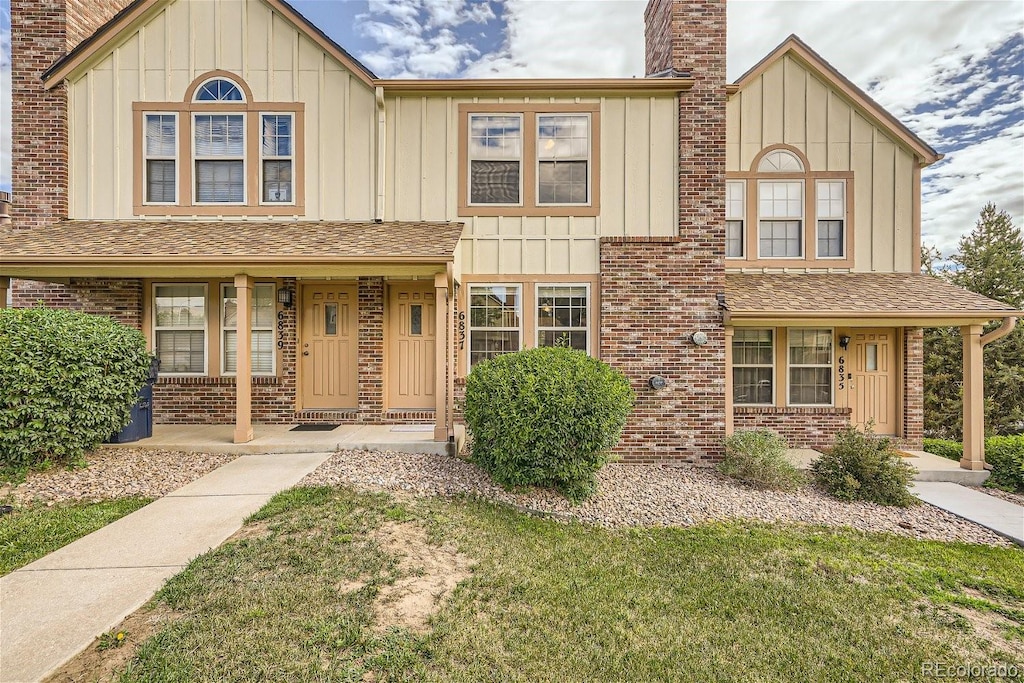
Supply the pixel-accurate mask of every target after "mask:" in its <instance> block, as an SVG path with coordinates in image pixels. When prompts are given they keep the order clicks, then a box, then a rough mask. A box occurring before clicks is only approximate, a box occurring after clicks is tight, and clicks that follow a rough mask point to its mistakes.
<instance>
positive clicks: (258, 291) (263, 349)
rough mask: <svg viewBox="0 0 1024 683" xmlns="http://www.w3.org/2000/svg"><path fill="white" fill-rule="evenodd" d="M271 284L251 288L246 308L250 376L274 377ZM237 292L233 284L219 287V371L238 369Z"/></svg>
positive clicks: (258, 284)
mask: <svg viewBox="0 0 1024 683" xmlns="http://www.w3.org/2000/svg"><path fill="white" fill-rule="evenodd" d="M274 309H275V304H274V285H273V283H270V282H258V283H256V284H254V285H253V287H252V291H251V301H250V307H249V318H250V320H249V327H250V330H251V332H250V336H251V344H250V354H251V355H250V359H251V362H252V364H251V366H250V367H251V368H252V374H254V375H273V374H274V356H275V354H274ZM237 339H238V290H237V289H235V286H234V285H229V284H225V285H222V287H221V366H222V367H221V372H222V374H234V373H235V372H236V371H237V370H238V342H237V341H236V340H237Z"/></svg>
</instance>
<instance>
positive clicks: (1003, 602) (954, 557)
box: [122, 488, 1024, 681]
mask: <svg viewBox="0 0 1024 683" xmlns="http://www.w3.org/2000/svg"><path fill="white" fill-rule="evenodd" d="M456 583H457V584H458V585H457V586H456ZM453 587H454V590H452V589H453ZM438 594H443V595H444V598H443V599H442V600H441V601H439V602H434V600H433V599H432V596H435V595H438ZM153 606H158V607H159V608H160V609H161V610H165V611H166V610H168V609H169V610H170V611H171V612H172V614H173V618H168V619H166V621H165V622H164V624H163V626H162V627H161V629H160V630H159V631H158V632H157V633H156V634H155V635H153V636H152V637H150V638H148V639H147V640H145V641H144V642H142V643H129V645H130V646H133V647H138V650H137V652H136V656H135V658H134V659H133V660H132V662H131V663H130V664H129V665H128V668H127V670H126V671H125V672H124V673H123V676H122V680H124V681H150V680H161V681H201V680H208V681H213V680H216V681H262V680H294V681H312V680H334V681H359V680H381V681H383V680H415V681H420V680H427V681H484V680H494V681H547V680H559V681H652V680H693V681H716V680H721V681H726V680H750V681H757V680H785V681H798V680H799V681H879V680H928V679H929V677H928V676H927V675H926V674H925V672H924V670H923V668H922V666H923V665H926V663H928V662H937V663H943V664H953V665H956V664H993V663H999V662H1006V663H1012V662H1021V661H1024V553H1022V552H1021V551H1020V550H1018V549H1009V548H993V547H985V546H976V545H966V544H946V543H938V542H926V541H914V540H910V539H905V538H897V537H895V536H887V535H869V534H863V533H859V532H854V531H844V530H834V529H823V528H811V527H800V526H787V525H775V526H772V525H766V524H754V523H729V524H713V525H704V526H699V527H694V528H689V529H666V528H660V529H634V530H620V531H609V530H603V529H599V528H594V527H590V526H583V525H579V524H564V523H559V522H554V521H550V520H544V519H537V518H534V517H529V516H525V515H522V514H519V513H517V512H515V511H512V510H510V509H509V508H507V507H503V506H500V505H496V504H492V503H487V502H482V501H476V500H464V501H446V500H439V499H419V500H415V501H408V502H396V501H395V500H394V499H392V498H390V497H388V496H386V495H369V494H357V493H353V492H351V491H348V490H344V489H331V488H317V489H309V488H307V489H294V490H292V491H288V492H285V493H282V494H280V495H278V496H276V497H275V498H274V499H272V500H271V501H270V502H269V503H268V504H267V506H266V507H265V508H264V509H263V510H261V511H260V512H258V513H257V514H256V515H254V516H253V519H252V520H251V521H250V522H249V524H248V525H247V526H246V527H245V528H244V529H243V530H242V532H241V533H240V534H239V535H238V537H237V538H236V539H235V540H233V541H230V542H228V543H227V544H225V545H224V546H222V547H221V548H219V549H217V550H215V551H212V552H210V553H208V554H207V555H204V556H202V557H200V558H198V559H196V560H195V561H194V562H193V563H192V564H191V565H190V566H189V567H188V568H187V569H186V570H185V571H184V572H182V573H181V574H179V575H178V576H177V577H175V578H173V579H171V581H169V582H168V584H167V585H166V586H165V587H164V589H163V590H161V591H160V593H159V594H158V595H157V596H156V598H154V605H153ZM130 639H131V636H130V634H129V640H130ZM926 666H927V665H926Z"/></svg>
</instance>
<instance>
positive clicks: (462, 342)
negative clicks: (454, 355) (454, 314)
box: [459, 311, 466, 351]
mask: <svg viewBox="0 0 1024 683" xmlns="http://www.w3.org/2000/svg"><path fill="white" fill-rule="evenodd" d="M464 348H466V313H465V311H460V312H459V351H461V350H463V349H464Z"/></svg>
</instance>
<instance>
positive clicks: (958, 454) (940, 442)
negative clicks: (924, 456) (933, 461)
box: [924, 439, 964, 462]
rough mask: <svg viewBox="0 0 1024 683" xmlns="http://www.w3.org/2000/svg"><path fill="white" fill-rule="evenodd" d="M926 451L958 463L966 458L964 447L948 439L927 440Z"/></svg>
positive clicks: (925, 441) (925, 442) (925, 443)
mask: <svg viewBox="0 0 1024 683" xmlns="http://www.w3.org/2000/svg"><path fill="white" fill-rule="evenodd" d="M924 450H925V451H927V452H928V453H934V454H935V455H939V456H942V457H943V458H949V459H950V460H956V461H957V462H959V461H960V459H961V458H962V457H964V447H963V445H961V444H959V443H957V442H956V441H950V440H948V439H925V440H924Z"/></svg>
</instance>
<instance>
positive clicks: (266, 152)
mask: <svg viewBox="0 0 1024 683" xmlns="http://www.w3.org/2000/svg"><path fill="white" fill-rule="evenodd" d="M261 123H262V125H261V129H262V133H261V135H262V142H261V144H260V163H261V174H262V193H263V196H262V200H261V201H263V202H264V203H265V204H271V203H281V204H289V203H291V202H293V201H294V198H293V193H292V174H293V169H294V149H293V142H292V141H293V139H294V135H293V133H292V127H293V124H294V117H293V116H292V115H291V114H263V115H262V116H261Z"/></svg>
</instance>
